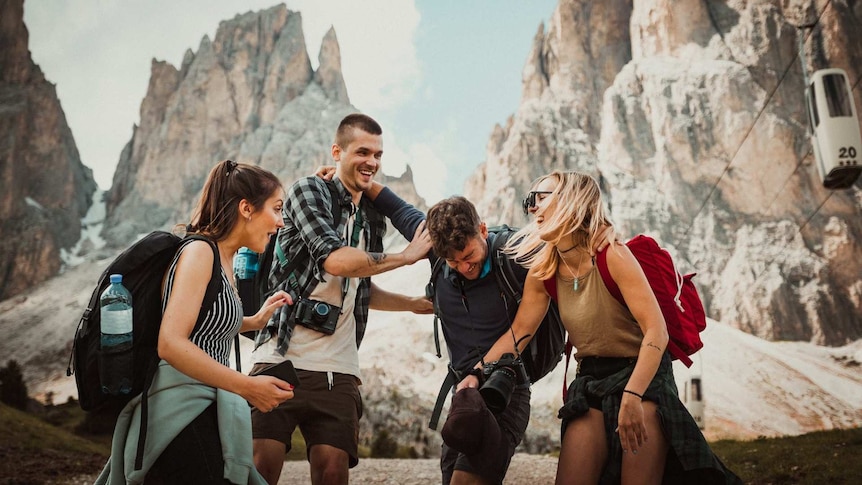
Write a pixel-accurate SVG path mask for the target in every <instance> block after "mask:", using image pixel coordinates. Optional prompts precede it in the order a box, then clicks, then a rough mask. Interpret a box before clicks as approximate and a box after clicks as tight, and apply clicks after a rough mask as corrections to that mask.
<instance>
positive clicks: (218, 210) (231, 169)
mask: <svg viewBox="0 0 862 485" xmlns="http://www.w3.org/2000/svg"><path fill="white" fill-rule="evenodd" d="M281 188H282V185H281V181H280V180H279V179H278V177H276V176H275V175H274V174H273V173H272V172H270V171H269V170H266V169H263V168H261V167H258V166H255V165H249V164H246V163H237V162H234V161H233V160H225V161H223V162H219V163H218V164H216V166H215V167H213V168H212V170H210V173H209V175H208V176H207V180H206V182H205V183H204V188H203V191H202V192H201V198H200V201H198V205H197V207H195V209H194V211H192V218H191V223H190V224H189V226H188V228H187V230H188V232H190V233H196V234H201V235H204V236H207V237H209V238H211V239H213V240H215V241H219V240H221V239H223V238H224V237H225V236H227V234H228V233H229V232H230V230H231V229H233V226H234V225H235V224H236V223H237V219H238V218H239V210H238V207H239V202H240V201H241V200H243V199H245V200H247V201H248V203H249V204H251V206H252V207H254V210H255V211H257V210H258V209H260V207H261V206H262V205H263V203H264V202H266V200H267V199H268V198H270V197H271V196H272V194H274V193H275V191H276V190H278V189H281Z"/></svg>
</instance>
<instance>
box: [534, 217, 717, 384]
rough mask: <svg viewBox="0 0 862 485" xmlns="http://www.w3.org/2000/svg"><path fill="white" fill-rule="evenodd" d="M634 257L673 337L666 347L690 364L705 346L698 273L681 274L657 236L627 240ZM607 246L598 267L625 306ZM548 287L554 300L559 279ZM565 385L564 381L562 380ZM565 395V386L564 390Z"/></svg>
mask: <svg viewBox="0 0 862 485" xmlns="http://www.w3.org/2000/svg"><path fill="white" fill-rule="evenodd" d="M626 246H628V248H629V249H630V250H631V252H632V254H633V255H634V257H635V259H637V261H638V263H640V265H641V268H642V269H643V272H644V274H645V275H646V278H647V281H649V285H650V287H651V288H652V291H653V293H654V294H655V298H656V300H657V301H658V306H659V308H661V313H662V315H664V320H665V322H666V323H667V333H668V336H669V337H670V338H669V340H668V343H667V350H668V352H670V355H671V357H672V358H673V360H679V361H680V362H682V363H683V364H685V365H686V367H691V364H692V361H691V359H690V358H689V357H688V356H689V355H692V354H694V353H695V352H697V351H698V350H700V349H701V348H702V347H703V342H702V341H701V340H700V332H703V330H704V329H705V328H706V313H705V312H704V310H703V303H702V302H701V301H700V296H699V295H698V294H697V288H695V286H694V283H692V281H691V279H692V278H693V277H694V275H695V274H696V273H692V274H687V275H685V276H683V275H681V274H680V273H679V271H678V270H677V269H676V265H675V264H674V262H673V259H672V258H671V256H670V253H668V252H667V250H665V249H663V248H662V247H660V246H659V245H658V243H657V242H656V241H655V239H653V238H651V237H649V236H645V235H643V234H640V235H638V236H635V237H634V238H632V239H631V240H630V241H629V242H627V243H626ZM606 251H607V248H605V250H603V251H600V252H599V253H597V254H596V268H597V269H598V270H599V274H601V277H602V281H604V283H605V286H606V287H607V289H608V291H609V292H610V293H611V295H613V297H614V298H616V299H617V301H619V302H620V303H621V304H622V305H623V306H626V303H625V300H624V299H623V295H622V293H621V292H620V288H619V286H617V283H616V282H615V281H614V279H613V278H612V277H611V273H610V271H608V261H607V253H606ZM544 283H545V289H546V290H547V291H548V294H549V295H551V298H553V299H554V300H555V301H556V299H557V287H556V286H557V280H556V278H550V279H547V280H545V281H544ZM570 353H571V344H568V345H567V346H566V367H567V368H568V358H569V354H570ZM563 385H564V387H565V383H564V384H563ZM563 396H564V399H565V390H564V391H563Z"/></svg>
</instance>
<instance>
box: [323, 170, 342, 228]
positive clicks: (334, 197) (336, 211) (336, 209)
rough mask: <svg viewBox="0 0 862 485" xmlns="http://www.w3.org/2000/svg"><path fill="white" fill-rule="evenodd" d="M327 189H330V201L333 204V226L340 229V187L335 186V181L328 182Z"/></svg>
mask: <svg viewBox="0 0 862 485" xmlns="http://www.w3.org/2000/svg"><path fill="white" fill-rule="evenodd" d="M326 188H327V189H329V200H330V201H331V202H332V223H333V224H332V225H333V226H335V227H336V228H338V225H339V224H341V197H340V196H339V195H338V187H336V186H335V181H334V180H327V181H326Z"/></svg>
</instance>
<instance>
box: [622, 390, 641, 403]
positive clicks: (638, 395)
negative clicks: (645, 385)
mask: <svg viewBox="0 0 862 485" xmlns="http://www.w3.org/2000/svg"><path fill="white" fill-rule="evenodd" d="M623 392H627V393H629V394H631V395H633V396H637V397H638V398H640V400H641V401H643V400H644V397H643V395H642V394H638V393H636V392H634V391H629V390H628V389H623Z"/></svg>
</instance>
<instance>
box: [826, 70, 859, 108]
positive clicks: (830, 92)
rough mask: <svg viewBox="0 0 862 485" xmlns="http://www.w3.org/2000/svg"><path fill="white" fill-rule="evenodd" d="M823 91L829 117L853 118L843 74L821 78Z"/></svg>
mask: <svg viewBox="0 0 862 485" xmlns="http://www.w3.org/2000/svg"><path fill="white" fill-rule="evenodd" d="M823 91H824V92H825V93H826V105H827V106H829V116H831V117H833V118H835V117H839V116H853V108H851V107H850V93H849V92H847V83H846V81H844V75H843V74H828V75H826V76H823Z"/></svg>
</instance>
